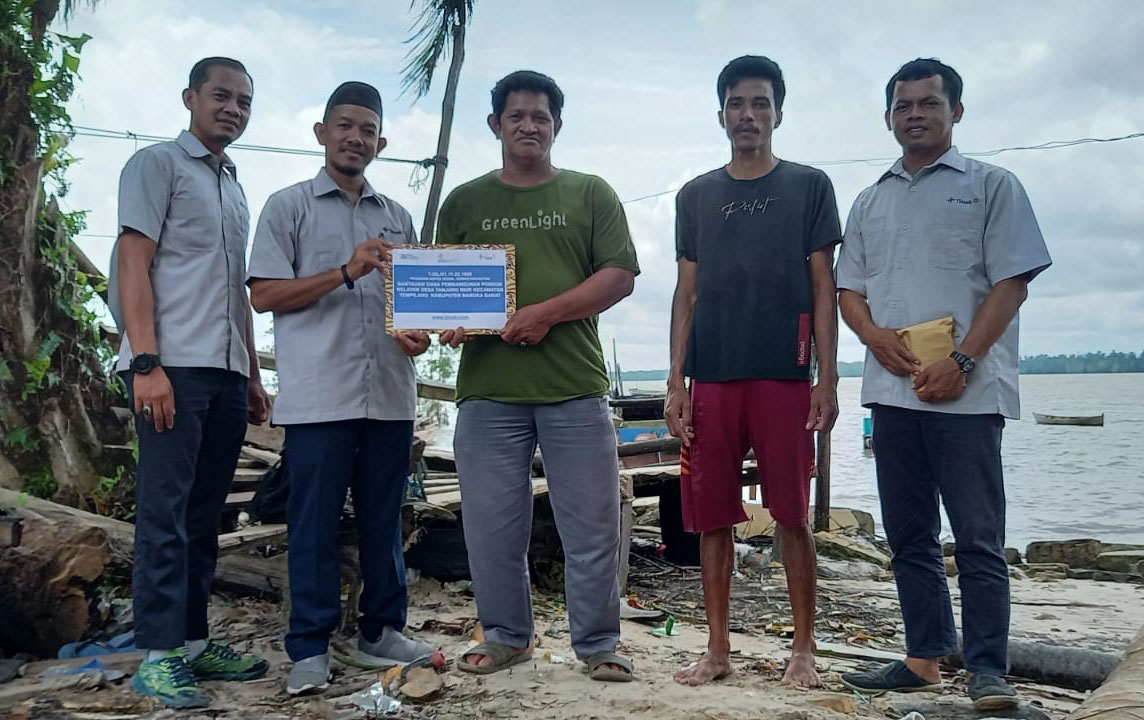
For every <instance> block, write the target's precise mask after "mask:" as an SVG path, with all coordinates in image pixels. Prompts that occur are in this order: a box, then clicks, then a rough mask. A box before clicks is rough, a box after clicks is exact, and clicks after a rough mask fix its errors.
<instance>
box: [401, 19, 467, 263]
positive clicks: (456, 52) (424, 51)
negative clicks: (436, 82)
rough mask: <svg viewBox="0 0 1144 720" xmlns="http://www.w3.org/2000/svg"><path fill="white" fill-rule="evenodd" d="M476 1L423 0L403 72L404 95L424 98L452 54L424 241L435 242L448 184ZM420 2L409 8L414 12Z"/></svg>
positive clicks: (423, 229)
mask: <svg viewBox="0 0 1144 720" xmlns="http://www.w3.org/2000/svg"><path fill="white" fill-rule="evenodd" d="M474 2H475V0H421V14H420V16H419V17H418V19H417V22H416V24H415V25H414V27H415V28H416V29H415V31H414V33H413V35H412V37H410V38H409V40H408V42H411V43H415V45H414V46H413V48H412V49H411V50H410V51H409V55H408V58H409V62H408V64H407V65H406V66H405V67H404V68H403V69H402V76H403V77H402V82H401V88H402V91H403V92H408V91H411V90H412V91H413V92H414V93H415V96H416V98H422V97H424V96H425V95H426V94H427V93H428V92H429V88H430V86H431V85H432V84H433V73H434V71H436V69H437V64H438V63H439V62H440V61H441V56H442V55H444V54H445V53H446V52H450V51H451V52H452V58H451V60H450V62H449V76H448V78H447V79H446V81H445V97H444V99H443V100H442V101H441V131H440V133H439V134H438V136H437V154H436V155H434V156H433V181H432V183H431V184H430V185H429V198H428V200H427V202H426V204H425V222H424V224H423V225H422V226H421V239H422V242H433V241H434V240H435V238H434V237H433V231H434V226H435V225H436V222H437V206H438V205H439V204H440V202H441V188H442V186H443V185H444V184H445V168H446V167H447V166H448V163H449V161H448V157H449V135H450V133H451V132H452V130H453V107H454V105H455V104H456V102H457V81H458V80H459V79H460V77H461V64H462V63H463V62H464V61H465V26H466V25H468V24H469V23H470V22H472V18H473V4H474ZM416 6H417V0H413V3H412V4H411V5H410V6H409V7H410V9H413V8H414V7H416Z"/></svg>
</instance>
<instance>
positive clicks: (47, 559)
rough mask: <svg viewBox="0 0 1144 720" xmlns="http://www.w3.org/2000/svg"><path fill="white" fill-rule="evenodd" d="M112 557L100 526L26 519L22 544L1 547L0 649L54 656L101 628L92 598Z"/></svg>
mask: <svg viewBox="0 0 1144 720" xmlns="http://www.w3.org/2000/svg"><path fill="white" fill-rule="evenodd" d="M109 559H110V553H109V547H108V539H107V533H105V532H104V531H103V530H102V529H100V528H98V527H91V526H87V527H84V526H78V527H77V526H71V525H63V524H59V523H55V522H52V521H50V520H47V519H44V518H37V517H29V518H28V519H26V520H25V524H24V533H23V539H22V542H21V545H20V546H19V547H15V548H7V549H5V550H3V551H0V649H2V650H3V651H4V653H5V654H6V655H11V654H12V653H16V652H30V653H34V654H36V655H39V656H41V657H54V656H55V655H56V651H58V650H59V648H60V646H61V645H64V644H66V643H70V642H76V641H78V640H81V639H82V638H83V637H85V636H86V635H87V633H88V631H89V630H90V629H94V628H96V627H98V626H99V625H100V624H101V622H102V619H101V618H100V616H99V614H98V612H96V610H95V602H94V600H95V599H96V598H97V597H98V582H99V579H100V578H101V577H102V576H103V571H104V568H106V567H107V563H108V560H109Z"/></svg>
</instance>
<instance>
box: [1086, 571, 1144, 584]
mask: <svg viewBox="0 0 1144 720" xmlns="http://www.w3.org/2000/svg"><path fill="white" fill-rule="evenodd" d="M1092 579H1093V580H1096V581H1097V582H1120V583H1138V582H1144V578H1141V577H1140V576H1139V575H1136V574H1133V573H1119V572H1109V571H1108V570H1093V572H1092Z"/></svg>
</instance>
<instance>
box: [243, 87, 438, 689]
mask: <svg viewBox="0 0 1144 720" xmlns="http://www.w3.org/2000/svg"><path fill="white" fill-rule="evenodd" d="M381 114H382V113H381V97H380V96H379V95H378V92H377V90H376V89H374V88H373V87H371V86H370V85H366V84H365V83H359V82H348V83H343V84H342V85H340V86H339V87H338V89H337V90H335V91H334V93H333V95H331V96H330V99H329V102H328V103H327V104H326V112H325V115H324V116H323V118H322V121H321V122H319V123H316V124H315V125H314V134H315V135H316V136H317V138H318V143H319V144H320V145H322V146H323V147H324V148H325V155H326V161H325V167H323V168H322V169H321V170H320V171H319V172H318V174H317V176H316V177H314V178H313V179H312V180H306V181H304V182H300V183H298V184H296V185H292V186H290V187H288V188H286V189H285V190H281V191H279V192H277V193H275V194H274V195H271V196H270V198H269V200H267V202H266V206H265V207H264V208H263V210H262V215H261V217H260V218H259V221H258V230H257V231H256V233H255V236H254V247H253V250H252V253H251V258H250V272H249V276H248V280H247V282H248V283H249V285H250V290H251V302H252V304H253V305H254V309H255V310H257V311H258V312H267V311H270V312H273V313H274V341H275V346H276V356H277V358H276V359H277V362H278V389H279V395H278V399H277V402H276V404H275V408H274V418H273V420H274V423H275V424H278V425H284V426H285V427H286V451H285V454H286V464H287V466H288V467H289V472H290V483H291V485H290V501H289V506H288V509H287V522H288V524H289V528H290V556H289V557H290V559H289V565H290V599H291V608H290V630H289V632H288V633H287V635H286V652H287V653H288V654H289V655H290V659H291V660H293V661H294V667H293V669H292V670H291V671H290V676H289V678H288V679H287V683H286V690H287V692H288V693H290V694H291V695H298V694H302V693H306V692H315V691H320V690H323V689H325V687H326V686H327V684H328V677H329V657H330V656H329V642H330V636H331V634H332V633H333V632H334V630H335V629H336V628H337V625H338V619H339V617H340V615H341V608H340V605H341V576H340V567H339V547H338V545H339V543H338V522H339V519H340V517H341V514H342V508H343V506H344V504H345V498H346V489H347V487H352V488H353V508H354V517H355V519H356V522H357V534H358V543H359V547H360V549H361V552H360V555H359V557H360V562H361V574H362V580H363V589H362V595H361V601H360V605H359V609H360V612H361V616H360V619H359V621H358V627H359V633H358V649H359V651H360V652H361V654H362V655H363V656H368V657H367V658H365V659H366V660H369V661H376V664H377V665H378V666H381V665H386V664H394V663H406V662H410V661H412V660H415V659H417V658H418V657H421V656H423V655H426V654H428V653H430V652H432V650H433V648H432V647H430V646H429V645H426V644H425V643H422V642H418V641H415V640H411V639H409V638H406V637H405V636H403V635H402V634H401V629H402V628H403V627H404V626H405V613H406V604H407V593H406V588H405V562H404V559H403V556H402V538H401V522H400V519H401V504H402V500H403V499H404V489H405V477H406V473H407V471H408V466H409V451H410V446H411V443H412V439H413V420H414V414H415V405H416V381H415V379H414V375H413V361H412V358H413V357H414V356H416V355H420V354H421V353H423V352H425V350H426V348H428V346H429V336H428V335H426V334H424V333H414V332H401V333H396V334H395V335H393V336H389V335H386V333H385V325H384V324H385V279H384V278H383V276H382V274H381V273H380V272H377V271H379V270H380V269H381V268H382V261H383V258H384V257H385V256H386V255H387V253H388V248H389V246H390V245H391V244H404V243H416V242H417V235H416V233H415V232H414V230H413V220H412V218H411V217H410V216H409V213H408V212H407V211H406V210H405V208H403V207H401V206H400V205H398V204H397V203H396V202H394V201H393V200H391V199H389V198H387V197H386V196H384V195H382V194H381V193H379V192H377V191H376V190H374V189H373V187H372V186H371V185H370V184H369V182H367V181H366V179H365V177H364V175H363V173H364V171H365V168H366V166H368V165H369V163H370V162H371V161H372V160H373V158H374V157H375V156H377V155H378V154H379V153H380V152H381V151H382V149H383V148H384V147H385V144H386V141H385V138H384V137H382V136H381Z"/></svg>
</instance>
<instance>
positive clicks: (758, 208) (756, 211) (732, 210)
mask: <svg viewBox="0 0 1144 720" xmlns="http://www.w3.org/2000/svg"><path fill="white" fill-rule="evenodd" d="M780 199H781V198H777V197H768V198H761V199H760V198H755V199H754V200H738V201H734V202H729V203H727V204H726V205H724V206H723V207H721V208H719V210H720V211H722V213H723V220H724V221H726V220H730V219H731V216H732V215H735V214H736V213H744V212H745V213H747V214H748V215H763V214H765V213H766V212H767V208H768V207H770V205H771V203H773V202H778V201H779V200H780Z"/></svg>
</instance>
